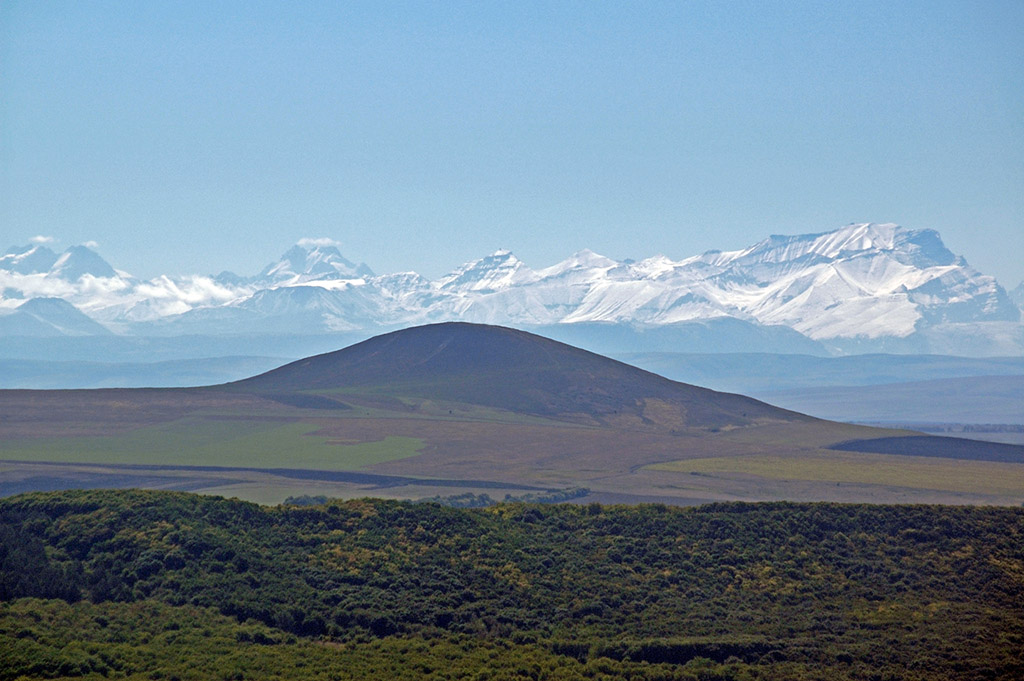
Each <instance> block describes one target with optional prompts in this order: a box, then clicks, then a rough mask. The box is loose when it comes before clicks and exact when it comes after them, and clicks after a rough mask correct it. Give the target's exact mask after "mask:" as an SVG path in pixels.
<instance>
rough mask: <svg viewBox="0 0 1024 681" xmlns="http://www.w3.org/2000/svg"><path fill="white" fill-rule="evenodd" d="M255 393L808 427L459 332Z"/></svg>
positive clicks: (405, 340) (383, 339)
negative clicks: (364, 395)
mask: <svg viewBox="0 0 1024 681" xmlns="http://www.w3.org/2000/svg"><path fill="white" fill-rule="evenodd" d="M232 387H233V388H234V389H240V390H245V391H253V390H255V391H273V392H281V391H297V390H303V391H325V390H344V391H355V390H357V389H358V390H359V391H371V392H378V393H381V394H388V395H392V396H402V397H421V398H426V399H432V400H446V401H453V402H462V403H471V404H479V405H485V406H488V407H494V408H498V409H506V410H508V411H512V412H517V413H525V414H533V415H541V416H567V415H574V414H583V415H586V416H591V417H597V418H603V417H610V416H615V415H619V414H634V415H637V416H640V417H641V418H643V419H645V422H655V421H657V420H658V419H657V415H656V414H655V412H659V413H661V414H662V415H664V414H663V412H665V411H666V410H668V411H674V412H675V413H674V414H672V417H674V418H671V419H670V420H671V421H672V422H673V423H675V424H677V425H685V426H688V427H714V428H718V427H722V426H726V425H733V426H736V425H746V424H750V423H753V422H755V421H761V420H779V421H794V420H803V419H806V418H807V417H804V416H801V415H799V414H796V413H793V412H787V411H784V410H782V409H778V408H776V407H772V406H770V405H768V404H765V403H763V402H758V401H757V400H754V399H751V398H749V397H744V396H742V395H734V394H729V393H720V392H715V391H713V390H708V389H705V388H698V387H696V386H691V385H687V384H684V383H676V382H675V381H670V380H668V379H666V378H663V377H661V376H658V375H657V374H652V373H650V372H647V371H644V370H642V369H638V368H636V367H633V366H630V365H628V364H623V363H622V362H618V361H616V360H612V359H609V358H607V357H602V356H601V355H596V354H594V353H591V352H587V351H586V350H580V349H579V348H574V347H572V346H570V345H566V344H564V343H559V342H557V341H553V340H550V339H547V338H543V337H541V336H536V335H534V334H531V333H526V332H525V331H519V330H516V329H508V328H503V327H497V326H488V325H483V324H468V323H464V322H449V323H444V324H432V325H428V326H419V327H414V328H411V329H404V330H402V331H395V332H393V333H389V334H385V335H382V336H377V337H375V338H371V339H369V340H367V341H364V342H362V343H358V344H356V345H353V346H351V347H348V348H345V349H344V350H338V351H337V352H331V353H327V354H324V355H318V356H316V357H309V358H306V359H302V360H299V361H297V362H292V363H291V364H287V365H285V366H283V367H280V368H278V369H274V370H273V371H270V372H267V373H265V374H262V375H260V376H256V377H254V378H250V379H246V380H244V381H239V382H237V383H235V384H233V385H232Z"/></svg>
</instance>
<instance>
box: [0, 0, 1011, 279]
mask: <svg viewBox="0 0 1024 681" xmlns="http://www.w3.org/2000/svg"><path fill="white" fill-rule="evenodd" d="M1022 36H1024V2H1021V1H1020V0H1006V1H999V0H989V1H987V2H966V1H965V2H943V1H941V0H927V1H924V2H916V1H909V0H908V1H900V2H891V0H886V1H885V2H871V1H869V0H855V1H851V2H829V1H827V0H820V1H815V2H764V1H763V0H758V1H756V2H730V1H727V0H717V1H714V2H706V3H705V2H693V1H685V2H684V1H683V0H680V1H678V2H668V3H659V2H589V1H584V2H555V1H549V2H536V3H535V2H526V1H523V0H515V1H511V2H487V1H482V2H422V3H421V2H402V3H397V2H383V1H379V2H378V1H373V2H344V3H343V2H317V3H312V2H283V1H282V2H258V1H255V0H246V1H244V2H230V1H222V0H218V1H217V2H210V1H209V0H202V1H200V2H189V1H186V0H175V1H173V2H159V1H156V0H152V1H150V0H147V1H146V2H130V1H127V0H126V1H124V2H96V1H93V0H76V1H75V2H66V1H62V2H48V1H46V0H3V2H0V249H2V248H6V247H7V246H9V245H13V244H22V243H27V242H28V240H29V238H31V237H32V236H35V235H49V236H53V237H55V238H56V239H57V242H58V245H60V246H68V245H72V244H75V243H81V242H85V241H96V242H98V245H99V251H100V252H101V253H102V254H103V255H104V256H105V257H106V258H107V259H108V260H109V261H111V262H112V263H113V264H114V265H115V266H116V267H119V268H122V269H126V270H128V271H130V272H132V273H133V274H136V275H139V276H152V275H155V274H158V273H164V272H166V273H171V274H185V273H193V272H216V271H219V270H221V269H231V270H234V271H236V272H238V273H240V274H251V273H254V272H255V271H257V270H258V269H259V268H260V267H261V266H262V265H264V264H265V263H266V262H269V261H270V260H272V259H274V258H276V256H278V255H279V254H280V253H282V252H283V251H284V250H286V249H287V247H288V246H289V245H290V244H292V243H294V242H295V241H297V240H298V239H300V238H302V237H331V238H333V239H336V240H337V241H339V242H341V244H342V252H343V253H345V255H346V256H347V257H349V258H350V259H352V260H356V261H365V262H366V263H367V264H369V265H370V266H371V267H372V268H373V269H375V270H376V271H378V272H391V271H400V270H410V269H411V270H416V271H419V272H420V273H422V274H424V275H427V276H437V275H439V274H441V273H443V272H445V271H447V270H449V269H451V268H453V267H455V266H457V265H459V264H461V263H462V262H464V261H466V260H470V259H474V258H477V257H481V256H483V255H486V254H487V253H489V252H492V251H494V250H496V249H498V248H509V249H512V250H513V251H514V252H515V253H516V254H517V255H518V256H519V257H520V258H522V259H523V260H525V261H526V262H527V263H528V264H530V265H531V266H534V267H543V266H547V265H550V264H552V263H554V262H556V261H558V260H561V259H563V258H565V257H567V256H568V255H570V254H571V253H572V252H574V251H576V250H579V249H581V248H585V247H586V248H591V249H593V250H595V251H597V252H599V253H602V254H604V255H607V256H610V257H614V258H619V259H621V258H627V257H632V258H641V257H646V256H650V255H654V254H657V253H663V254H665V255H668V256H669V257H673V258H681V257H685V256H688V255H693V254H696V253H700V252H702V251H704V250H707V249H711V248H722V249H734V248H741V247H744V246H746V245H748V244H750V243H753V242H755V241H758V240H760V239H761V238H763V237H765V236H767V235H769V234H772V233H778V234H795V233H804V232H820V231H827V230H830V229H834V228H837V227H839V226H841V225H843V224H846V223H849V222H862V221H863V222H867V221H874V222H897V223H900V224H903V225H905V226H908V227H913V228H934V229H937V230H939V231H940V232H941V233H942V235H943V238H944V239H945V241H946V244H947V246H949V247H950V249H951V250H953V251H954V252H957V253H960V254H963V255H965V256H966V257H967V259H968V260H969V261H970V262H971V263H972V264H973V265H974V266H975V267H977V268H978V269H980V270H982V271H983V272H987V273H990V274H994V275H996V276H997V277H998V278H999V279H1000V281H1001V282H1002V283H1003V284H1004V285H1006V286H1008V287H1012V286H1015V285H1016V284H1017V283H1018V282H1020V281H1021V280H1022V279H1024V38H1022Z"/></svg>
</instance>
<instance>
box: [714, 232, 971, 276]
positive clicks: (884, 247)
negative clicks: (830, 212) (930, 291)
mask: <svg viewBox="0 0 1024 681" xmlns="http://www.w3.org/2000/svg"><path fill="white" fill-rule="evenodd" d="M880 254H886V255H889V256H890V257H892V258H894V259H895V260H896V261H897V262H902V263H904V264H907V265H912V266H914V267H934V266H940V265H952V264H954V263H955V262H956V261H957V258H956V256H954V255H953V254H952V253H951V252H950V251H949V250H948V249H947V248H946V247H945V245H944V244H943V243H942V239H941V238H940V237H939V234H938V232H936V231H935V230H931V229H924V230H911V229H906V228H904V227H900V226H899V225H894V224H891V223H885V224H876V223H861V224H850V225H846V226H845V227H842V228H840V229H837V230H835V231H832V232H823V233H820V234H801V235H797V236H783V235H777V234H775V235H772V236H770V237H768V238H767V239H765V240H764V241H761V242H759V243H757V244H754V245H753V246H751V247H750V248H747V249H745V250H742V251H734V252H732V253H708V254H705V256H707V260H705V261H706V262H709V261H710V262H715V263H717V264H725V262H735V263H742V264H751V263H755V262H757V263H773V264H782V263H798V262H802V263H811V262H823V261H826V260H844V259H849V258H854V257H862V256H867V255H880Z"/></svg>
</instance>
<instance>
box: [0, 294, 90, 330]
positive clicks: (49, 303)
mask: <svg viewBox="0 0 1024 681" xmlns="http://www.w3.org/2000/svg"><path fill="white" fill-rule="evenodd" d="M0 329H2V330H3V331H4V333H5V334H7V335H12V336H15V335H33V336H99V335H108V334H109V333H110V331H109V330H108V329H107V328H106V327H104V326H102V325H101V324H98V323H97V322H95V321H93V320H92V319H90V318H89V317H88V316H87V315H86V314H84V313H83V312H82V311H81V310H79V309H78V308H76V307H75V306H74V305H72V304H71V303H69V302H67V301H66V300H63V299H61V298H33V299H31V300H27V301H25V302H24V303H22V304H21V305H20V306H19V307H18V308H17V309H16V310H15V311H14V312H13V313H11V314H7V315H4V316H2V317H0Z"/></svg>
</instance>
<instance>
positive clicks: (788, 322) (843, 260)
mask: <svg viewBox="0 0 1024 681" xmlns="http://www.w3.org/2000/svg"><path fill="white" fill-rule="evenodd" d="M40 298H47V299H61V300H63V301H65V302H66V303H70V305H68V306H60V305H57V304H55V303H51V304H48V305H36V306H35V307H36V308H38V309H37V310H36V311H34V312H33V311H32V308H31V307H30V308H29V312H32V314H31V315H29V314H28V313H27V312H26V311H25V310H22V314H21V315H20V318H22V319H23V321H24V322H25V323H24V324H23V325H22V324H19V323H18V322H17V319H18V318H19V316H18V315H16V314H15V313H16V312H17V311H18V310H19V309H21V306H23V305H27V304H28V303H27V302H26V301H30V300H32V299H40ZM72 305H73V306H74V308H77V310H78V311H80V312H81V313H82V316H83V318H86V320H88V319H91V320H93V321H95V322H98V324H101V325H102V326H97V327H91V326H89V325H88V324H86V323H84V322H83V320H82V319H77V320H76V323H71V322H70V321H69V320H68V316H69V315H70V316H74V314H73V309H69V308H71V306H72ZM58 308H59V309H58ZM39 310H42V311H43V312H46V311H50V312H51V313H52V314H53V315H54V316H56V317H57V318H58V319H55V320H53V321H52V323H51V326H52V327H54V328H56V329H58V331H57V332H58V333H59V332H62V331H59V330H60V329H66V328H73V329H75V330H76V331H74V332H75V333H85V332H87V331H84V330H87V329H90V328H93V329H103V328H105V329H108V330H110V331H112V332H114V333H117V334H132V335H153V334H160V335H177V334H239V333H271V334H272V333H306V334H309V333H322V332H331V331H355V330H365V331H368V332H373V331H376V330H380V329H385V328H394V327H398V326H407V325H413V324H422V323H429V322H435V321H445V320H455V319H458V320H464V321H471V322H484V323H492V324H503V325H513V326H520V327H527V328H535V327H549V326H553V325H570V324H576V325H583V324H604V325H629V326H632V327H635V328H656V327H669V326H673V325H683V324H688V323H708V322H709V320H738V321H740V322H743V323H745V324H749V325H754V326H759V327H786V328H788V329H792V330H793V331H796V332H799V334H802V335H803V336H805V337H806V338H809V339H811V340H813V341H817V342H822V343H826V344H828V346H829V347H830V348H832V349H834V350H838V351H858V350H876V349H886V348H900V347H905V348H908V349H909V348H913V349H915V350H916V351H941V352H952V353H953V354H956V350H957V344H958V343H961V342H964V339H968V338H970V339H973V340H972V341H971V342H976V341H977V339H979V338H982V339H985V342H986V343H988V346H987V347H988V348H989V349H988V350H987V351H986V352H987V353H988V354H1020V353H1024V332H1022V328H1024V327H1022V325H1021V321H1020V320H1021V309H1020V308H1019V307H1018V305H1017V303H1015V302H1014V300H1012V299H1011V297H1010V295H1009V294H1008V293H1007V291H1006V290H1005V289H1004V288H1003V287H1001V286H1000V285H999V284H998V283H997V282H996V280H995V279H994V278H993V277H991V276H987V275H984V274H981V273H979V272H978V271H976V270H974V269H973V268H971V267H970V266H969V265H968V264H967V263H966V262H965V261H964V260H963V258H960V257H957V256H956V255H954V254H953V253H951V252H950V251H949V250H948V249H947V248H946V247H945V246H944V245H943V243H942V240H941V238H940V237H939V234H938V233H937V232H935V231H932V230H910V229H905V228H903V227H900V226H898V225H893V224H851V225H847V226H845V227H842V228H840V229H837V230H835V231H831V232H826V233H822V234H809V235H799V236H771V237H768V238H767V239H765V240H763V241H761V242H759V243H757V244H754V245H753V246H750V247H749V248H746V249H743V250H739V251H729V252H722V251H710V252H707V253H704V254H702V255H697V256H693V257H690V258H686V259H683V260H678V261H674V260H671V259H669V258H666V257H664V256H655V257H651V258H647V259H645V260H641V261H639V262H633V261H622V262H620V261H616V260H612V259H610V258H606V257H604V256H601V255H598V254H596V253H593V252H591V251H589V250H584V251H580V252H579V253H576V254H574V255H572V256H570V257H569V258H568V259H566V260H564V261H562V262H560V263H558V264H556V265H553V266H551V267H547V268H544V269H532V268H530V267H529V266H527V265H526V264H525V263H523V262H522V261H520V260H519V259H518V258H516V257H515V255H513V254H512V253H511V252H509V251H505V250H500V251H496V252H495V253H493V254H491V255H489V256H487V257H484V258H481V259H479V260H476V261H473V262H470V263H466V264H465V265H463V266H461V267H459V268H458V269H456V270H454V271H453V272H451V273H450V274H448V275H446V276H444V277H441V278H440V279H437V280H434V281H431V280H428V279H426V278H424V277H422V276H420V275H418V274H416V273H414V272H404V273H397V274H385V275H376V274H374V273H373V271H372V270H371V269H370V268H369V267H367V266H366V265H365V264H358V265H356V264H354V263H352V262H351V261H349V260H347V259H346V258H345V257H343V256H342V254H341V253H340V252H339V250H338V248H337V246H336V245H335V244H334V243H332V242H329V241H328V240H310V239H306V240H302V241H300V242H299V243H298V244H296V245H295V246H294V247H292V248H291V249H289V250H288V251H287V252H286V253H285V254H284V255H283V256H282V257H281V258H280V259H279V260H278V261H276V262H274V263H271V264H269V265H267V267H265V268H264V269H263V270H262V271H261V272H260V273H259V274H257V275H255V276H252V277H242V276H238V275H235V274H232V273H230V272H224V273H221V274H220V275H217V276H203V275H191V276H185V277H171V276H160V277H157V278H155V279H150V280H139V279H137V278H135V277H132V276H131V275H129V274H127V273H126V272H122V271H120V270H116V269H114V268H113V267H111V266H110V265H109V264H107V263H106V262H105V261H104V260H103V259H102V258H101V257H100V256H99V255H98V254H96V252H95V251H93V250H91V249H89V248H87V247H85V246H75V247H72V248H70V249H68V250H67V251H65V252H64V253H63V254H57V253H55V252H53V251H52V250H50V249H49V248H47V247H46V246H45V245H32V246H26V247H20V248H13V249H11V250H10V251H8V252H7V254H5V255H3V256H2V257H0V313H7V314H6V316H0V320H3V323H0V329H2V330H3V333H4V334H17V333H19V332H21V333H24V334H25V335H37V334H39V333H40V328H42V327H40V324H43V325H45V324H46V320H47V319H48V317H47V316H46V315H45V314H42V313H41V312H40V311H39ZM58 313H59V314H58ZM62 315H63V316H62ZM29 318H31V320H32V323H31V324H29V323H28V320H29ZM22 327H23V328H22ZM19 329H21V331H19ZM64 332H65V333H66V331H64ZM912 339H916V340H914V342H913V343H911V344H909V345H908V344H907V343H908V342H909V341H910V340H912ZM922 339H923V340H922ZM900 343H904V345H903V346H901V345H900ZM965 352H966V351H965Z"/></svg>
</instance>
